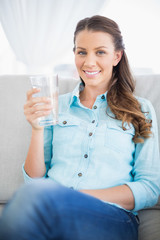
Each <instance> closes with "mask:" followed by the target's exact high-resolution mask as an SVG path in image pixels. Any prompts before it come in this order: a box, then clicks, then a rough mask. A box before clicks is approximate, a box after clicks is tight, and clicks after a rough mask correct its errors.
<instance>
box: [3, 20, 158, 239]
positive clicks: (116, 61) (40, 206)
mask: <svg viewBox="0 0 160 240" xmlns="http://www.w3.org/2000/svg"><path fill="white" fill-rule="evenodd" d="M74 53H75V63H76V67H77V70H78V73H79V76H80V79H81V82H80V83H78V85H77V86H76V88H75V89H74V90H73V91H72V92H70V93H67V94H64V95H61V96H60V97H59V122H58V123H57V124H56V125H54V126H47V127H45V128H43V127H41V128H40V127H39V125H38V123H37V118H38V115H37V111H38V114H39V115H40V116H45V115H46V112H48V109H51V106H50V104H49V103H48V102H47V101H46V99H45V98H34V97H33V94H34V93H35V92H34V90H33V89H32V90H30V91H28V92H27V101H26V104H25V105H24V114H25V116H26V119H27V121H28V122H29V123H30V125H31V127H32V136H31V142H30V146H29V150H28V154H27V157H26V160H25V163H24V164H23V167H22V170H23V174H24V179H25V181H26V182H30V183H28V184H26V185H25V186H23V187H22V188H21V189H20V190H19V191H18V192H17V194H16V195H14V198H13V199H12V200H11V201H10V202H9V204H8V206H7V207H6V208H5V210H4V212H3V213H2V218H1V221H0V239H5V240H12V239H17V240H18V239H23V236H25V237H26V239H30V240H37V239H46V240H48V239H64V240H65V239H76V240H81V239H92V240H97V239H99V240H106V239H118V240H128V239H129V240H137V239H138V226H139V220H138V214H137V212H138V211H139V210H140V209H143V208H147V207H150V206H153V205H154V204H156V202H157V200H158V196H159V186H160V166H159V150H158V132H157V122H156V116H155V112H154V109H153V107H152V105H151V103H150V102H149V101H148V100H146V99H143V98H140V97H135V96H134V93H133V91H134V82H133V78H132V75H131V73H130V69H129V65H128V61H127V56H126V53H125V49H124V44H123V39H122V36H121V32H120V30H119V27H118V25H117V24H116V23H115V22H114V21H112V20H111V19H108V18H105V17H103V16H93V17H91V18H85V19H83V20H81V21H80V22H78V24H77V27H76V30H75V35H74ZM37 103H38V105H37ZM151 133H154V135H152V134H151ZM37 178H41V179H37ZM15 215H16V216H17V217H16V219H15V217H14V216H15ZM19 229H21V231H19ZM1 237H2V238H1Z"/></svg>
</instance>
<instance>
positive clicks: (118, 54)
mask: <svg viewBox="0 0 160 240" xmlns="http://www.w3.org/2000/svg"><path fill="white" fill-rule="evenodd" d="M122 55H123V51H122V50H121V51H116V52H115V58H114V63H113V66H114V67H115V66H117V64H118V63H119V62H120V61H121V58H122Z"/></svg>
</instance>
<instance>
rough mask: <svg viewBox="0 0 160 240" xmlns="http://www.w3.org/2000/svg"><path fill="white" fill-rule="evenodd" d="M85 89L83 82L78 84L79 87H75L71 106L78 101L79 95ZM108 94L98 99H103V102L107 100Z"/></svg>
mask: <svg viewBox="0 0 160 240" xmlns="http://www.w3.org/2000/svg"><path fill="white" fill-rule="evenodd" d="M83 89H84V85H83V83H82V82H80V83H78V84H77V86H76V87H75V89H74V90H73V92H72V95H71V100H70V106H71V104H72V103H73V102H74V101H75V100H76V99H79V95H80V92H81V91H83ZM107 92H108V91H106V92H105V93H103V94H101V95H99V96H98V97H97V98H99V99H101V100H103V101H104V100H105V101H106V99H107Z"/></svg>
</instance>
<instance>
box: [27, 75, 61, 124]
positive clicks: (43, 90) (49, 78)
mask: <svg viewBox="0 0 160 240" xmlns="http://www.w3.org/2000/svg"><path fill="white" fill-rule="evenodd" d="M30 81H31V84H32V87H33V88H39V89H40V92H38V93H35V94H33V97H47V98H50V99H51V104H52V106H53V108H52V110H51V113H50V114H49V115H47V116H44V117H40V118H38V122H39V125H40V126H50V125H55V124H57V123H58V75H49V74H48V75H47V74H44V75H32V76H30ZM40 104H43V103H40Z"/></svg>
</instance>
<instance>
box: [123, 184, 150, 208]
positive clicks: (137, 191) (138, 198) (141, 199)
mask: <svg viewBox="0 0 160 240" xmlns="http://www.w3.org/2000/svg"><path fill="white" fill-rule="evenodd" d="M125 184H126V185H128V187H129V188H130V189H131V191H132V193H133V196H134V201H135V207H134V209H133V210H132V212H137V211H139V210H140V209H142V208H145V206H146V205H147V202H146V199H147V195H146V191H145V190H144V187H143V186H142V184H140V183H139V182H127V183H125Z"/></svg>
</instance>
